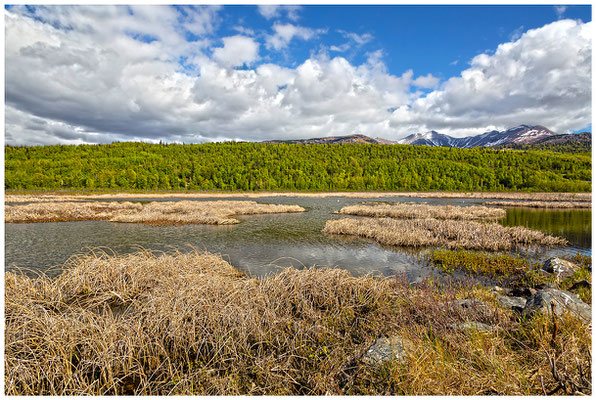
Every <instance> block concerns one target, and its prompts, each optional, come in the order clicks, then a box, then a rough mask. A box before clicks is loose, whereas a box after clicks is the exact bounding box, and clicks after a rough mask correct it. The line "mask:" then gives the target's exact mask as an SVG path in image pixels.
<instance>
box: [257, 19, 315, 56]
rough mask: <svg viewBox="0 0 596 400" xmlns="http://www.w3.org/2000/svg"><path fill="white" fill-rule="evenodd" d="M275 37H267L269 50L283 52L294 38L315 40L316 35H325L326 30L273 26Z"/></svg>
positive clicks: (294, 26)
mask: <svg viewBox="0 0 596 400" xmlns="http://www.w3.org/2000/svg"><path fill="white" fill-rule="evenodd" d="M273 32H274V33H273V35H268V36H267V39H266V40H267V48H268V49H271V48H273V49H275V50H281V49H283V48H285V47H287V46H288V44H289V43H290V41H291V40H292V39H293V38H299V39H302V40H309V39H312V38H314V37H315V36H316V35H319V34H321V33H324V32H325V30H324V29H316V30H315V29H310V28H306V27H304V26H297V25H292V24H279V23H275V24H274V25H273Z"/></svg>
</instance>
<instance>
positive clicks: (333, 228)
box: [323, 218, 567, 250]
mask: <svg viewBox="0 0 596 400" xmlns="http://www.w3.org/2000/svg"><path fill="white" fill-rule="evenodd" d="M323 232H325V233H331V234H338V235H356V236H362V237H366V238H370V239H374V240H376V241H377V242H379V243H381V244H385V245H393V246H440V247H447V248H463V249H479V250H508V249H511V248H515V247H517V246H533V245H538V246H563V245H565V244H566V243H567V241H566V240H565V239H563V238H559V237H553V236H549V235H545V234H544V233H542V232H539V231H535V230H532V229H528V228H525V227H521V226H516V227H504V226H502V225H499V224H498V223H495V222H493V223H480V222H475V221H456V220H443V221H441V220H437V219H433V218H426V219H404V220H399V219H392V218H358V219H356V218H343V219H339V220H331V221H327V223H326V224H325V228H323Z"/></svg>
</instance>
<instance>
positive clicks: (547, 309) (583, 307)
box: [524, 289, 592, 322]
mask: <svg viewBox="0 0 596 400" xmlns="http://www.w3.org/2000/svg"><path fill="white" fill-rule="evenodd" d="M551 303H554V304H555V307H554V310H555V314H556V315H562V314H563V313H565V312H567V311H569V312H571V313H573V314H575V315H577V316H578V317H580V318H581V319H582V320H584V321H586V322H591V321H592V307H590V306H589V305H588V304H586V303H584V302H583V301H582V300H581V299H580V298H579V297H578V296H577V295H576V294H574V293H571V292H567V291H564V290H557V289H544V290H540V291H539V292H537V293H536V294H535V295H534V296H532V297H530V298H529V299H528V301H527V303H526V305H525V307H524V313H527V314H531V313H534V312H536V311H540V312H542V313H544V314H548V315H550V314H551V312H552V311H551Z"/></svg>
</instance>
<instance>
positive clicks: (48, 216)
mask: <svg viewBox="0 0 596 400" xmlns="http://www.w3.org/2000/svg"><path fill="white" fill-rule="evenodd" d="M302 211H304V208H302V207H300V206H296V205H277V204H259V203H257V202H255V201H223V200H220V201H188V200H183V201H174V202H152V203H148V204H139V203H130V202H122V203H119V202H109V203H108V202H89V203H73V202H55V203H49V202H48V203H31V204H26V205H14V206H6V208H5V221H6V222H56V221H82V220H109V221H113V222H128V223H144V224H152V225H181V224H213V225H226V224H237V223H238V222H239V221H238V220H237V219H234V218H232V216H233V215H252V214H271V213H288V212H302Z"/></svg>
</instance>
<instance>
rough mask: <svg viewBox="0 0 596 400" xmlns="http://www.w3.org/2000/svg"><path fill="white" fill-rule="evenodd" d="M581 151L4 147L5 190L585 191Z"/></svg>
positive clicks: (586, 159)
mask: <svg viewBox="0 0 596 400" xmlns="http://www.w3.org/2000/svg"><path fill="white" fill-rule="evenodd" d="M591 175H592V161H591V156H590V154H589V153H565V152H553V151H537V150H527V151H518V150H511V149H500V150H493V149H486V148H472V149H458V148H444V147H427V146H406V145H377V144H350V145H334V144H326V145H300V144H266V143H247V142H224V143H205V144H192V145H188V144H150V143H142V142H124V143H112V144H105V145H54V146H33V147H13V146H6V147H5V189H7V190H14V189H46V190H48V189H49V190H59V189H77V190H78V189H82V190H222V191H269V190H287V191H364V190H375V191H388V190H392V191H397V190H404V191H432V190H445V191H549V192H589V191H591V188H592V185H591Z"/></svg>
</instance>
